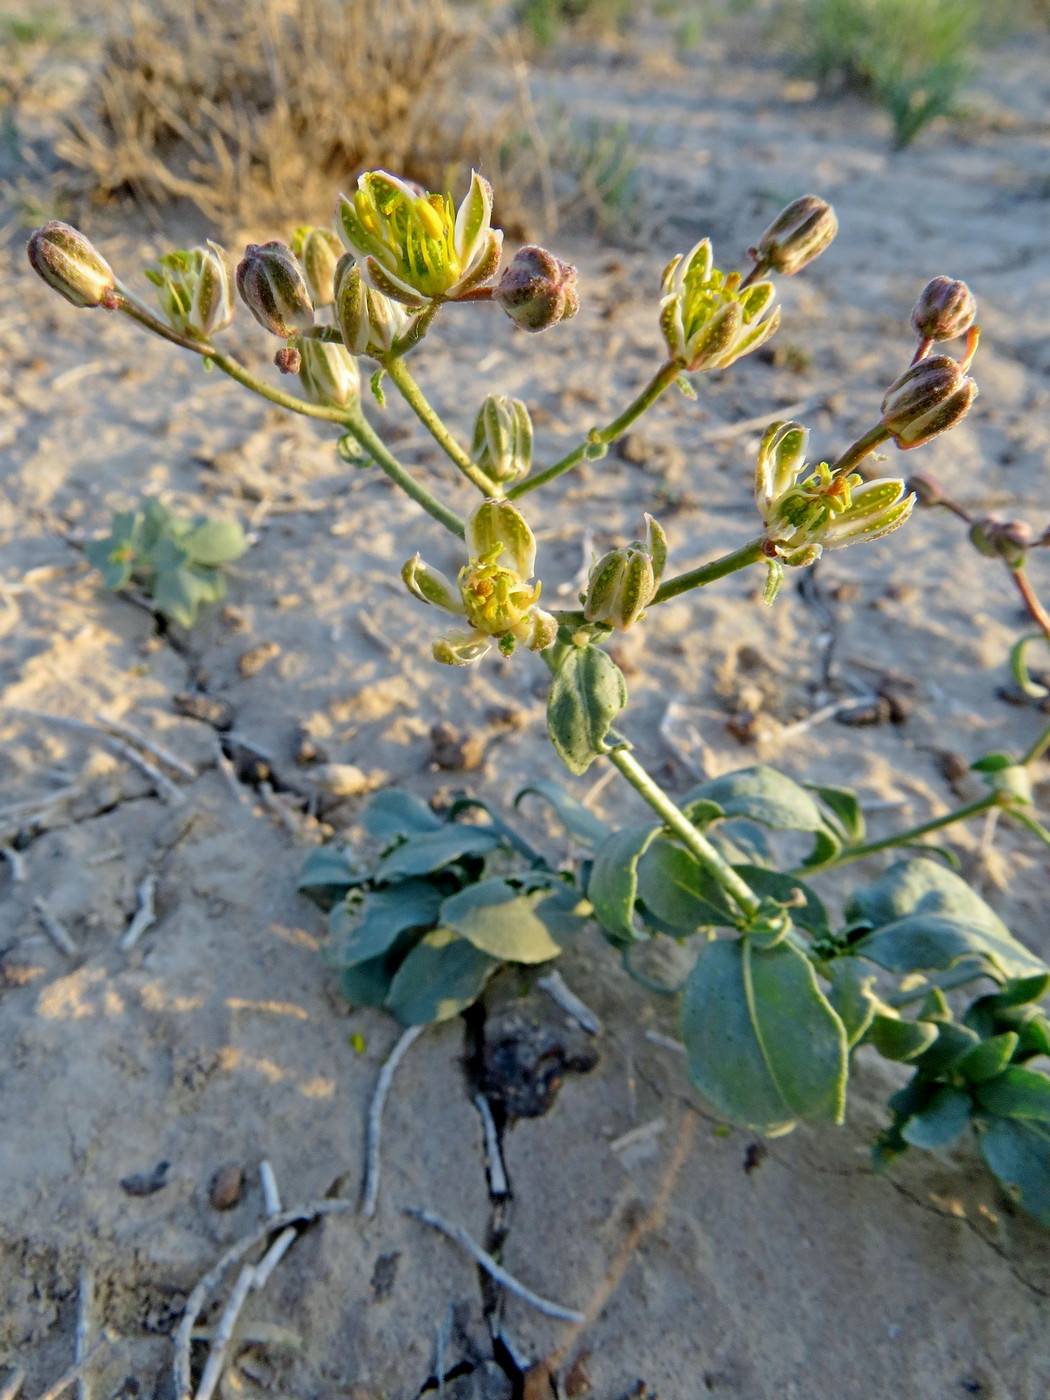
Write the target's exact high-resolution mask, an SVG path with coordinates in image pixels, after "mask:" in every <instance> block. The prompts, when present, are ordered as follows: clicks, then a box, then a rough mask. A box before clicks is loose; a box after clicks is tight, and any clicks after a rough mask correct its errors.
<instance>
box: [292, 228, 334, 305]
mask: <svg viewBox="0 0 1050 1400" xmlns="http://www.w3.org/2000/svg"><path fill="white" fill-rule="evenodd" d="M292 252H293V253H294V254H295V256H296V257H297V258H298V259H299V262H300V264H301V266H302V269H303V275H304V277H305V278H306V285H307V287H308V288H309V291H310V295H311V297H312V298H313V303H314V306H330V305H331V303H332V302H333V301H334V299H335V269H336V265H337V264H338V262H339V259H340V258H341V257H342V255H343V245H342V243H341V242H340V241H339V235H338V234H337V233H336V232H335V231H334V230H333V229H330V228H311V227H310V226H309V225H303V226H302V227H301V228H297V229H296V230H295V234H294V235H293V237H292Z"/></svg>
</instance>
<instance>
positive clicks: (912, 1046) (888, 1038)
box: [868, 1014, 937, 1062]
mask: <svg viewBox="0 0 1050 1400" xmlns="http://www.w3.org/2000/svg"><path fill="white" fill-rule="evenodd" d="M868 1039H869V1040H870V1041H871V1042H872V1044H873V1045H874V1046H875V1049H876V1050H877V1051H878V1052H879V1054H880V1055H884V1056H885V1058H886V1059H887V1060H903V1061H905V1062H907V1061H908V1060H914V1059H915V1057H916V1056H917V1055H921V1054H922V1052H923V1051H924V1050H928V1049H929V1048H930V1046H931V1045H932V1044H933V1042H934V1041H935V1040H936V1039H937V1026H936V1025H935V1024H934V1023H933V1022H932V1021H903V1020H901V1019H900V1018H899V1017H897V1016H883V1015H879V1014H876V1015H875V1016H874V1017H873V1018H872V1022H871V1029H870V1030H869V1032H868Z"/></svg>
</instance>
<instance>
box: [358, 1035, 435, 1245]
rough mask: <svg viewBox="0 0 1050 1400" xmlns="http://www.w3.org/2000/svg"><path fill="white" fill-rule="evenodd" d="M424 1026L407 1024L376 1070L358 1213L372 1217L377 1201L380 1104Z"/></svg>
mask: <svg viewBox="0 0 1050 1400" xmlns="http://www.w3.org/2000/svg"><path fill="white" fill-rule="evenodd" d="M423 1030H424V1027H423V1026H409V1028H408V1029H407V1030H406V1031H405V1033H404V1034H403V1035H402V1036H401V1038H400V1040H399V1041H398V1042H397V1044H396V1045H395V1046H394V1048H393V1050H391V1052H390V1054H389V1055H388V1056H387V1058H386V1062H385V1064H384V1065H383V1068H382V1069H381V1070H380V1071H379V1079H378V1080H377V1081H376V1091H375V1094H374V1095H373V1097H372V1102H371V1104H370V1105H369V1108H368V1140H367V1145H366V1148H365V1188H364V1193H363V1195H362V1198H361V1214H362V1215H363V1216H364V1217H365V1219H366V1220H371V1219H372V1217H373V1216H374V1215H375V1213H376V1205H377V1203H378V1201H379V1145H380V1140H381V1138H382V1135H383V1105H384V1104H385V1103H386V1096H387V1094H388V1093H389V1092H390V1084H391V1082H392V1080H393V1078H394V1071H395V1070H396V1069H397V1067H398V1065H399V1064H400V1063H401V1059H402V1057H403V1056H404V1053H405V1051H406V1050H408V1049H409V1048H410V1047H411V1046H412V1045H413V1044H414V1043H415V1042H416V1041H417V1040H418V1039H419V1037H420V1036H421V1035H422V1034H423Z"/></svg>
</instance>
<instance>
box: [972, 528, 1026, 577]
mask: <svg viewBox="0 0 1050 1400" xmlns="http://www.w3.org/2000/svg"><path fill="white" fill-rule="evenodd" d="M970 543H971V544H972V545H973V546H974V548H975V549H977V550H979V551H980V553H981V554H986V555H988V557H989V558H990V559H1003V560H1005V562H1006V563H1007V564H1009V565H1010V567H1011V568H1012V569H1019V568H1020V567H1021V566H1022V564H1023V563H1024V561H1025V555H1026V553H1027V551H1028V548H1029V546H1030V545H1031V543H1032V531H1031V527H1030V526H1029V525H1028V524H1027V522H1026V521H1024V520H996V519H995V517H994V516H988V517H986V518H985V519H984V520H975V521H974V522H973V524H972V525H971V526H970Z"/></svg>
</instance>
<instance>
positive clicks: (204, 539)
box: [182, 520, 248, 567]
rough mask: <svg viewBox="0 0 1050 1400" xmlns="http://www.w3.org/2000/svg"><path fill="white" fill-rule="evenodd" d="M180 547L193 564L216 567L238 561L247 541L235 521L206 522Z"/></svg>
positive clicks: (184, 540) (246, 546)
mask: <svg viewBox="0 0 1050 1400" xmlns="http://www.w3.org/2000/svg"><path fill="white" fill-rule="evenodd" d="M182 546H183V548H184V549H185V551H186V553H187V554H188V555H189V556H190V558H191V559H192V560H193V562H194V563H195V564H204V565H207V566H209V567H216V566H218V565H219V564H228V563H229V562H230V560H231V559H239V558H240V556H241V555H242V554H243V553H244V551H245V550H246V549H247V548H248V541H247V539H246V538H245V535H244V531H243V530H242V529H241V527H240V525H239V524H238V523H237V521H236V520H206V521H204V522H203V523H202V524H200V525H198V526H197V527H196V528H195V529H194V530H193V532H192V534H189V535H187V536H186V537H185V538H184V539H183V541H182Z"/></svg>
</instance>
